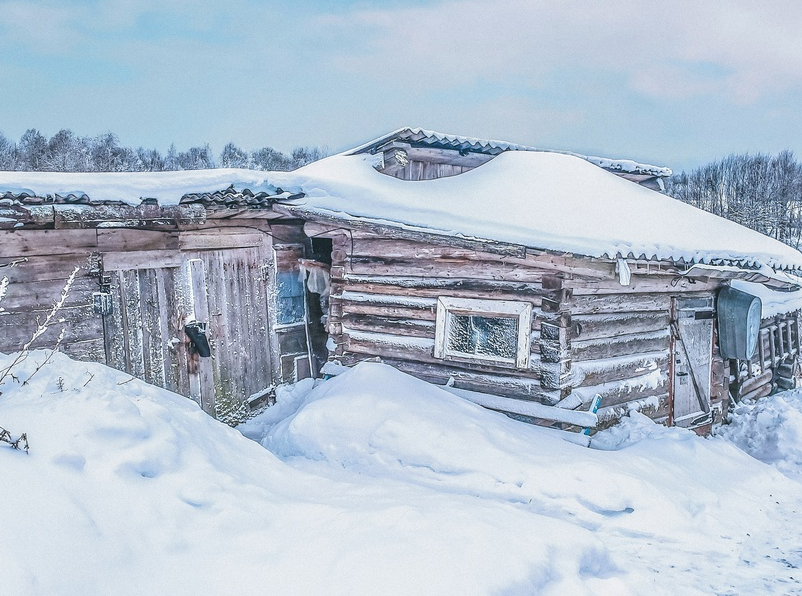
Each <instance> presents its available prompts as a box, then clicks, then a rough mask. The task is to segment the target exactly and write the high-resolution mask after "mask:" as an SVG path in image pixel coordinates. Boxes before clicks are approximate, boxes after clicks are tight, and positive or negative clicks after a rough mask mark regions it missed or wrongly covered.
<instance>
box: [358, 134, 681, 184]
mask: <svg viewBox="0 0 802 596" xmlns="http://www.w3.org/2000/svg"><path fill="white" fill-rule="evenodd" d="M392 141H404V142H408V143H414V144H416V145H422V146H428V147H435V148H439V149H453V150H458V151H463V152H464V151H470V152H475V153H484V154H487V155H498V154H500V153H503V152H504V151H546V152H548V153H563V154H565V155H573V156H574V157H579V158H581V159H584V160H587V161H589V162H590V163H592V164H594V165H597V166H599V167H600V168H604V169H607V170H612V171H616V172H627V173H632V174H646V175H649V176H655V177H661V178H663V177H667V176H671V169H670V168H666V167H662V166H653V165H651V164H644V163H638V162H636V161H632V160H631V159H610V158H607V157H597V156H595V155H581V154H579V153H572V152H570V151H558V150H554V149H539V148H537V147H530V146H527V145H517V144H515V143H508V142H507V141H493V140H489V139H477V138H475V137H463V136H459V135H451V134H446V133H442V132H436V131H434V130H425V129H422V128H410V127H405V128H399V129H398V130H394V131H393V132H391V133H388V134H386V135H383V136H381V137H379V138H377V139H373V140H372V141H369V142H367V143H365V144H364V145H360V146H359V147H356V148H355V149H351V150H350V151H347V152H346V154H347V155H357V154H359V153H368V152H373V151H375V150H377V149H378V148H380V147H382V146H383V145H386V144H387V143H390V142H392Z"/></svg>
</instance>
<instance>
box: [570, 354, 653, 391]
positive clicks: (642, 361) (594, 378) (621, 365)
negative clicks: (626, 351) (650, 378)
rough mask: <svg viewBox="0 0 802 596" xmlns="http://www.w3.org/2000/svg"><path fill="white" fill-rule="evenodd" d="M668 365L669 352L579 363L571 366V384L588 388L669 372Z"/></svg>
mask: <svg viewBox="0 0 802 596" xmlns="http://www.w3.org/2000/svg"><path fill="white" fill-rule="evenodd" d="M668 363H669V353H668V350H661V351H657V352H647V353H644V354H634V355H631V356H618V357H613V358H602V359H600V360H584V361H578V362H573V363H572V365H571V372H570V377H569V382H570V386H573V387H580V386H585V387H587V386H591V385H601V384H603V383H610V382H615V381H622V380H624V379H627V378H632V377H636V376H640V375H642V374H644V373H646V372H649V371H652V370H656V369H660V370H668Z"/></svg>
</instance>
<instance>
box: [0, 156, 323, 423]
mask: <svg viewBox="0 0 802 596" xmlns="http://www.w3.org/2000/svg"><path fill="white" fill-rule="evenodd" d="M8 175H13V176H15V180H18V178H19V176H20V174H19V173H8ZM219 175H220V172H209V173H207V174H205V175H203V174H201V175H200V176H201V180H198V179H197V175H196V176H195V178H196V179H195V180H194V181H193V182H192V184H191V186H192V185H197V187H201V188H203V187H208V188H213V189H214V188H217V187H222V188H223V190H215V191H211V192H198V193H185V192H184V190H183V189H176V188H173V186H175V181H178V180H182V181H183V180H184V178H185V176H184V177H182V176H181V173H178V175H171V174H170V173H163V174H161V175H151V176H150V178H146V179H144V180H142V178H141V176H140V177H139V178H138V177H137V176H136V175H134V178H133V180H134V182H137V183H138V184H133V186H134V187H133V188H128V187H129V186H131V185H132V182H131V180H132V178H131V177H130V175H127V174H95V175H79V174H33V173H31V174H26V175H24V176H27V179H26V181H27V182H30V185H31V186H33V187H34V188H45V189H46V188H51V187H52V188H56V189H58V188H82V189H87V192H78V193H64V194H58V193H57V192H54V193H53V194H47V193H46V192H41V193H40V192H36V191H30V190H28V191H26V190H19V189H18V190H12V191H9V190H7V191H6V192H5V193H4V194H1V195H0V197H1V198H0V255H1V256H0V278H2V277H7V278H8V279H9V281H10V285H9V288H8V292H7V296H6V297H5V298H4V300H3V301H2V304H1V305H0V306H2V312H0V351H4V352H8V351H15V350H18V349H20V347H21V346H23V345H24V344H25V342H26V341H27V340H28V339H29V338H30V337H31V334H32V332H33V330H34V329H35V328H36V325H37V322H38V321H41V320H42V319H43V317H44V316H45V313H46V312H47V311H48V310H49V309H50V308H51V306H52V304H53V302H54V300H55V299H56V298H58V296H59V293H60V292H61V290H62V288H63V287H64V284H65V280H67V278H68V277H69V275H70V273H71V272H72V271H73V269H77V274H76V277H75V281H74V283H73V284H72V287H71V288H70V291H69V295H68V297H67V300H66V302H65V304H64V307H63V308H62V309H61V310H60V311H59V313H58V314H57V319H56V320H55V321H54V322H53V323H52V324H51V325H50V329H48V331H47V333H45V334H44V335H43V336H42V337H40V338H39V339H38V340H37V341H36V342H35V344H34V345H33V346H32V347H33V348H37V347H44V348H49V347H52V346H53V345H54V344H55V343H56V340H57V337H58V335H59V333H61V332H62V331H63V333H64V336H63V340H62V341H61V344H60V349H61V350H62V351H64V352H66V353H67V354H69V355H70V356H72V357H75V358H78V359H85V360H92V361H98V362H103V363H106V364H108V365H110V366H113V367H115V368H118V369H120V370H124V371H126V372H128V373H130V374H131V375H133V376H136V377H139V378H141V379H144V380H146V381H148V382H150V383H153V384H156V385H159V386H162V387H165V388H168V389H171V390H173V391H176V392H178V393H181V394H183V395H186V396H189V397H191V398H193V399H195V400H196V401H198V403H200V404H201V406H202V407H203V408H204V409H205V410H206V411H207V412H209V413H211V414H213V415H217V416H219V417H221V418H223V419H227V420H232V421H233V420H236V419H237V418H239V417H242V416H244V415H246V414H247V408H248V405H247V404H251V403H253V402H258V401H265V400H268V399H269V398H270V394H271V391H272V389H274V388H275V386H276V385H277V384H279V383H286V382H292V381H296V380H298V379H301V378H304V377H308V376H314V375H316V374H317V369H318V368H319V364H318V363H316V361H315V357H314V355H313V354H312V353H311V351H310V349H309V345H310V337H317V338H319V337H320V336H321V334H322V333H324V331H323V329H322V326H321V324H320V322H319V321H320V316H319V315H318V317H317V318H316V319H314V318H312V317H310V316H309V313H310V309H311V311H312V312H314V311H315V309H318V310H319V304H318V305H315V304H311V305H310V304H309V303H308V301H307V294H306V292H305V290H304V285H303V281H302V280H301V278H300V264H299V260H300V259H302V258H305V257H309V256H311V254H310V251H311V248H312V246H311V242H310V240H309V239H308V238H307V237H306V236H305V235H304V233H303V229H302V226H303V222H301V221H298V220H293V219H291V218H287V217H283V216H278V221H277V216H276V215H275V214H274V213H272V212H271V210H270V208H269V206H270V203H271V202H273V201H275V200H277V199H281V198H286V197H290V196H292V195H291V193H288V192H284V191H282V190H281V189H275V188H273V187H267V188H266V190H265V189H263V190H261V191H259V192H256V193H253V192H250V191H245V192H238V191H234V190H233V189H230V188H229V189H226V186H228V184H225V185H223V184H222V183H219V182H218V177H219ZM153 176H155V178H154V177H153ZM204 176H205V177H206V178H210V179H211V180H210V181H209V182H204V181H203V179H204ZM65 185H66V186H65ZM251 186H253V187H254V188H256V186H257V184H251ZM193 187H195V186H193ZM121 188H122V189H124V190H119V189H121ZM87 193H92V194H87ZM131 193H133V195H131ZM140 193H141V195H140ZM160 193H161V194H162V196H167V195H169V196H172V197H174V199H175V200H174V204H168V205H159V204H158V202H157V201H156V200H155V199H153V198H147V197H153V196H158V195H159V194H160ZM165 193H166V194H165ZM120 195H125V198H126V199H129V202H130V203H134V204H129V203H126V202H124V201H121V200H117V199H109V198H107V197H109V196H120ZM128 195H131V196H128ZM140 196H141V197H145V200H142V201H140ZM95 197H98V198H95ZM132 198H135V200H131V199H132ZM179 199H180V200H179ZM204 343H205V344H206V345H204ZM318 343H319V344H321V345H322V344H323V343H325V338H322V340H320V341H319V342H318ZM323 357H324V358H325V354H324V355H323Z"/></svg>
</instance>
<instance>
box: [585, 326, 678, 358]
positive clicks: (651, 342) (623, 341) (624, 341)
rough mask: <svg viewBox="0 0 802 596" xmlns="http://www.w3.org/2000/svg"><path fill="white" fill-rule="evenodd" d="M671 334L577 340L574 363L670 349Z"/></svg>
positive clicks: (658, 332) (659, 332)
mask: <svg viewBox="0 0 802 596" xmlns="http://www.w3.org/2000/svg"><path fill="white" fill-rule="evenodd" d="M670 340H671V334H670V332H669V331H668V330H667V329H666V330H665V331H655V332H652V333H634V334H631V335H622V336H620V337H613V338H606V339H591V340H576V341H573V342H571V355H572V357H573V361H574V362H578V361H581V360H600V359H602V358H614V357H617V356H628V355H632V354H644V353H646V352H659V351H664V350H668V349H669V344H670Z"/></svg>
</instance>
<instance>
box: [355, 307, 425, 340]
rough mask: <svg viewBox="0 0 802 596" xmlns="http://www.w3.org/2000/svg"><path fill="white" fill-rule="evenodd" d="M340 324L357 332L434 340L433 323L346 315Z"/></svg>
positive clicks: (418, 320)
mask: <svg viewBox="0 0 802 596" xmlns="http://www.w3.org/2000/svg"><path fill="white" fill-rule="evenodd" d="M340 322H341V323H342V325H344V326H346V327H348V328H349V329H354V330H357V331H372V332H375V333H388V334H394V335H404V336H407V337H429V338H431V339H434V331H435V324H434V321H422V320H420V319H397V318H393V317H378V316H374V315H357V314H352V313H348V314H344V315H343V316H342V318H341V319H340Z"/></svg>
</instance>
